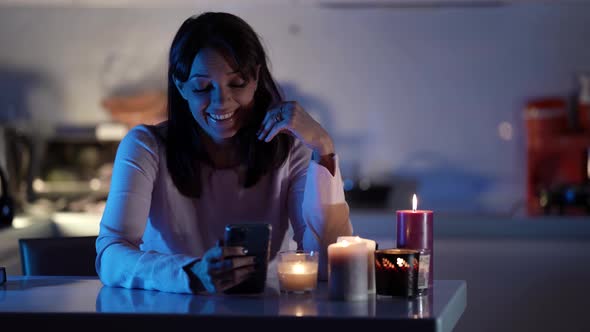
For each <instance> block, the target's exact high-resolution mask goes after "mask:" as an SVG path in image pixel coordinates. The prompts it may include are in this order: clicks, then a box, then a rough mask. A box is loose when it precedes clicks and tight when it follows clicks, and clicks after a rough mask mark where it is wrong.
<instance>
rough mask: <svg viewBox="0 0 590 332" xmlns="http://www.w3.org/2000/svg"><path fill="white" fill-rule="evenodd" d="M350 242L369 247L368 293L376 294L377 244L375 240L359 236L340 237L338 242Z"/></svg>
mask: <svg viewBox="0 0 590 332" xmlns="http://www.w3.org/2000/svg"><path fill="white" fill-rule="evenodd" d="M341 241H348V242H353V243H354V242H362V243H364V244H365V245H366V246H367V249H368V252H367V255H368V256H367V259H368V261H367V264H368V266H367V286H368V287H367V291H368V292H369V294H375V293H376V292H377V288H376V287H375V249H376V247H377V243H376V242H375V241H373V240H369V239H363V238H361V237H358V236H339V237H338V239H337V240H336V242H341Z"/></svg>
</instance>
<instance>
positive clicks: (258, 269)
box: [224, 223, 272, 294]
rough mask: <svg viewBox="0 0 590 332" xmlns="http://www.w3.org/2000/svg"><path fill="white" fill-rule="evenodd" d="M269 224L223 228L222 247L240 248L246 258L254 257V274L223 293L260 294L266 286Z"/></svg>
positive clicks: (237, 225)
mask: <svg viewBox="0 0 590 332" xmlns="http://www.w3.org/2000/svg"><path fill="white" fill-rule="evenodd" d="M271 231H272V226H271V225H270V224H264V223H260V224H229V225H226V226H225V235H224V245H225V246H228V247H233V246H242V247H244V248H246V249H247V250H248V254H247V255H248V256H255V257H256V263H255V272H254V273H253V274H252V275H251V276H250V277H249V278H248V279H246V280H245V281H244V282H242V283H240V284H239V285H236V286H234V287H232V288H229V289H227V290H226V291H225V293H228V294H238V293H261V292H263V291H264V287H265V284H266V273H267V270H268V261H269V259H270V236H271Z"/></svg>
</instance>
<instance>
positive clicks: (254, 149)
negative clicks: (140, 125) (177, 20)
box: [165, 12, 293, 198]
mask: <svg viewBox="0 0 590 332" xmlns="http://www.w3.org/2000/svg"><path fill="white" fill-rule="evenodd" d="M203 48H213V49H215V50H217V51H218V52H220V53H222V54H224V56H226V58H229V59H232V60H233V62H234V63H235V64H236V66H237V68H236V69H237V70H238V72H240V74H241V75H242V76H243V77H244V78H245V79H252V78H255V77H256V68H257V67H258V66H260V69H259V72H258V87H257V89H256V92H255V93H254V103H253V109H252V110H251V112H252V114H251V118H250V120H249V121H248V122H247V123H246V124H244V126H243V127H242V128H240V130H239V131H238V132H237V134H236V136H234V140H235V143H236V144H237V147H238V149H239V158H240V163H241V164H243V165H246V176H245V179H244V181H243V186H244V187H245V188H248V187H251V186H253V185H255V184H256V183H257V182H258V181H259V180H260V178H261V177H262V176H264V175H265V174H267V173H268V172H270V171H271V170H273V169H276V168H278V167H279V166H281V164H282V163H284V161H285V160H286V159H287V156H288V153H289V150H290V149H291V146H292V144H293V138H292V137H291V136H288V135H285V134H279V135H277V136H275V138H274V139H273V140H272V141H270V142H268V143H265V142H263V141H260V140H258V139H257V137H256V132H257V131H258V128H259V127H260V125H261V123H262V120H263V119H264V116H265V115H266V112H267V110H268V108H269V107H270V106H271V105H273V104H276V103H278V102H281V101H283V97H282V94H281V91H280V90H279V88H278V85H277V84H276V82H275V80H274V79H273V77H272V75H271V73H270V71H269V69H268V65H267V56H266V53H265V51H264V48H263V46H262V43H261V42H260V39H259V37H258V35H257V34H256V32H255V31H254V30H253V29H252V27H250V25H248V23H246V22H245V21H244V20H243V19H241V18H239V17H237V16H235V15H232V14H228V13H215V12H207V13H203V14H200V15H196V16H191V17H189V18H188V19H186V20H185V21H184V23H183V24H182V25H181V26H180V28H179V30H178V32H177V33H176V35H175V37H174V40H173V41H172V45H171V47H170V54H169V66H168V105H167V107H168V130H167V134H166V137H165V144H166V150H167V157H166V158H167V159H166V163H167V166H168V170H169V172H170V175H171V177H172V181H173V182H174V185H175V186H176V188H177V189H178V190H179V191H180V192H181V193H182V194H183V195H185V196H189V197H196V198H198V197H200V195H201V193H202V187H203V186H202V183H201V167H202V163H210V162H211V160H210V158H209V156H208V154H207V152H206V150H205V147H204V146H203V142H202V138H200V136H199V130H200V128H199V124H198V123H197V122H196V120H195V119H194V118H193V116H192V114H191V112H190V111H189V105H188V102H187V101H186V100H185V99H183V98H182V96H181V95H180V93H179V91H178V90H177V88H176V85H175V83H174V79H177V80H179V81H181V82H185V81H186V80H188V76H189V74H190V70H191V66H192V63H193V60H194V58H195V56H196V55H197V53H198V52H199V50H201V49H203Z"/></svg>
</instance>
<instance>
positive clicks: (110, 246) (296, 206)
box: [96, 123, 352, 293]
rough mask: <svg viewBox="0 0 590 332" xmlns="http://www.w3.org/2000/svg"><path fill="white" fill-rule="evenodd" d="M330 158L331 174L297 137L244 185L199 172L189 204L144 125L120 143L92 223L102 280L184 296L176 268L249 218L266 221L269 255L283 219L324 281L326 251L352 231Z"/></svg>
mask: <svg viewBox="0 0 590 332" xmlns="http://www.w3.org/2000/svg"><path fill="white" fill-rule="evenodd" d="M166 128H167V127H166V124H165V123H163V124H160V125H158V126H157V127H155V130H157V131H160V133H163V132H165V130H166ZM335 158H336V171H335V175H334V176H332V174H331V173H330V172H329V171H328V170H327V169H326V168H325V167H323V166H321V165H318V164H317V163H316V162H315V161H312V160H311V150H309V149H308V148H307V147H306V146H304V145H303V144H302V143H301V142H300V141H299V140H295V144H294V145H293V147H292V149H291V151H290V154H289V157H288V159H287V160H286V161H285V163H283V165H282V166H281V167H280V168H279V169H277V170H275V171H272V172H270V173H269V174H267V175H265V176H264V177H262V178H261V179H260V181H259V182H258V183H257V184H256V185H255V186H253V187H251V188H247V189H246V188H243V187H242V186H241V185H240V184H239V183H238V172H237V169H223V170H217V169H212V168H210V167H207V166H204V167H203V171H202V177H203V191H202V195H201V197H200V198H199V199H195V198H189V197H186V196H183V195H182V194H181V193H180V192H179V191H178V190H177V189H176V187H175V186H174V183H173V182H172V178H171V177H170V174H169V173H168V170H167V166H166V147H165V145H164V142H162V141H161V139H160V138H158V137H157V136H156V135H155V134H154V133H153V132H152V131H150V129H149V128H148V127H146V126H144V125H140V126H137V127H134V128H133V129H131V130H130V131H129V132H128V133H127V135H126V136H125V137H124V138H123V140H122V141H121V142H120V144H119V147H118V150H117V155H116V158H115V162H114V169H113V175H112V178H111V188H110V191H109V196H108V199H107V203H106V207H105V210H104V213H103V216H102V219H101V222H100V231H99V235H98V239H97V241H96V251H97V257H96V269H97V272H98V275H99V277H100V279H101V280H102V282H103V283H104V284H105V285H109V286H120V287H126V288H144V289H153V290H160V291H167V292H176V293H190V292H191V289H190V287H189V276H188V274H187V272H185V270H184V269H183V267H185V266H187V265H188V264H192V263H193V262H195V261H196V260H198V259H199V257H200V256H201V255H203V254H204V252H205V251H206V250H208V249H209V248H211V247H213V246H215V244H216V241H217V240H218V239H221V238H223V232H224V227H225V225H226V224H229V223H249V222H263V223H269V224H271V225H272V237H271V259H272V258H274V256H275V255H276V253H277V252H278V251H279V250H280V249H281V245H282V244H283V239H284V238H285V234H286V232H287V230H288V229H289V223H290V225H291V227H292V231H293V238H292V239H293V240H294V241H295V243H297V245H298V247H299V248H303V249H306V250H316V251H319V252H320V271H321V272H320V275H323V278H325V275H326V271H327V267H326V265H327V263H326V262H327V257H326V255H327V252H326V248H327V246H328V245H329V244H330V243H333V242H336V238H337V237H338V236H340V235H351V234H352V225H351V223H350V219H349V215H348V205H347V204H346V201H345V198H344V192H343V186H342V178H341V175H340V170H339V167H338V157H337V156H336V157H335Z"/></svg>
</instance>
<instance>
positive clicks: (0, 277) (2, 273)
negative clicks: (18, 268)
mask: <svg viewBox="0 0 590 332" xmlns="http://www.w3.org/2000/svg"><path fill="white" fill-rule="evenodd" d="M5 282H6V268H4V267H1V266H0V285H3V284H4V283H5Z"/></svg>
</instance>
